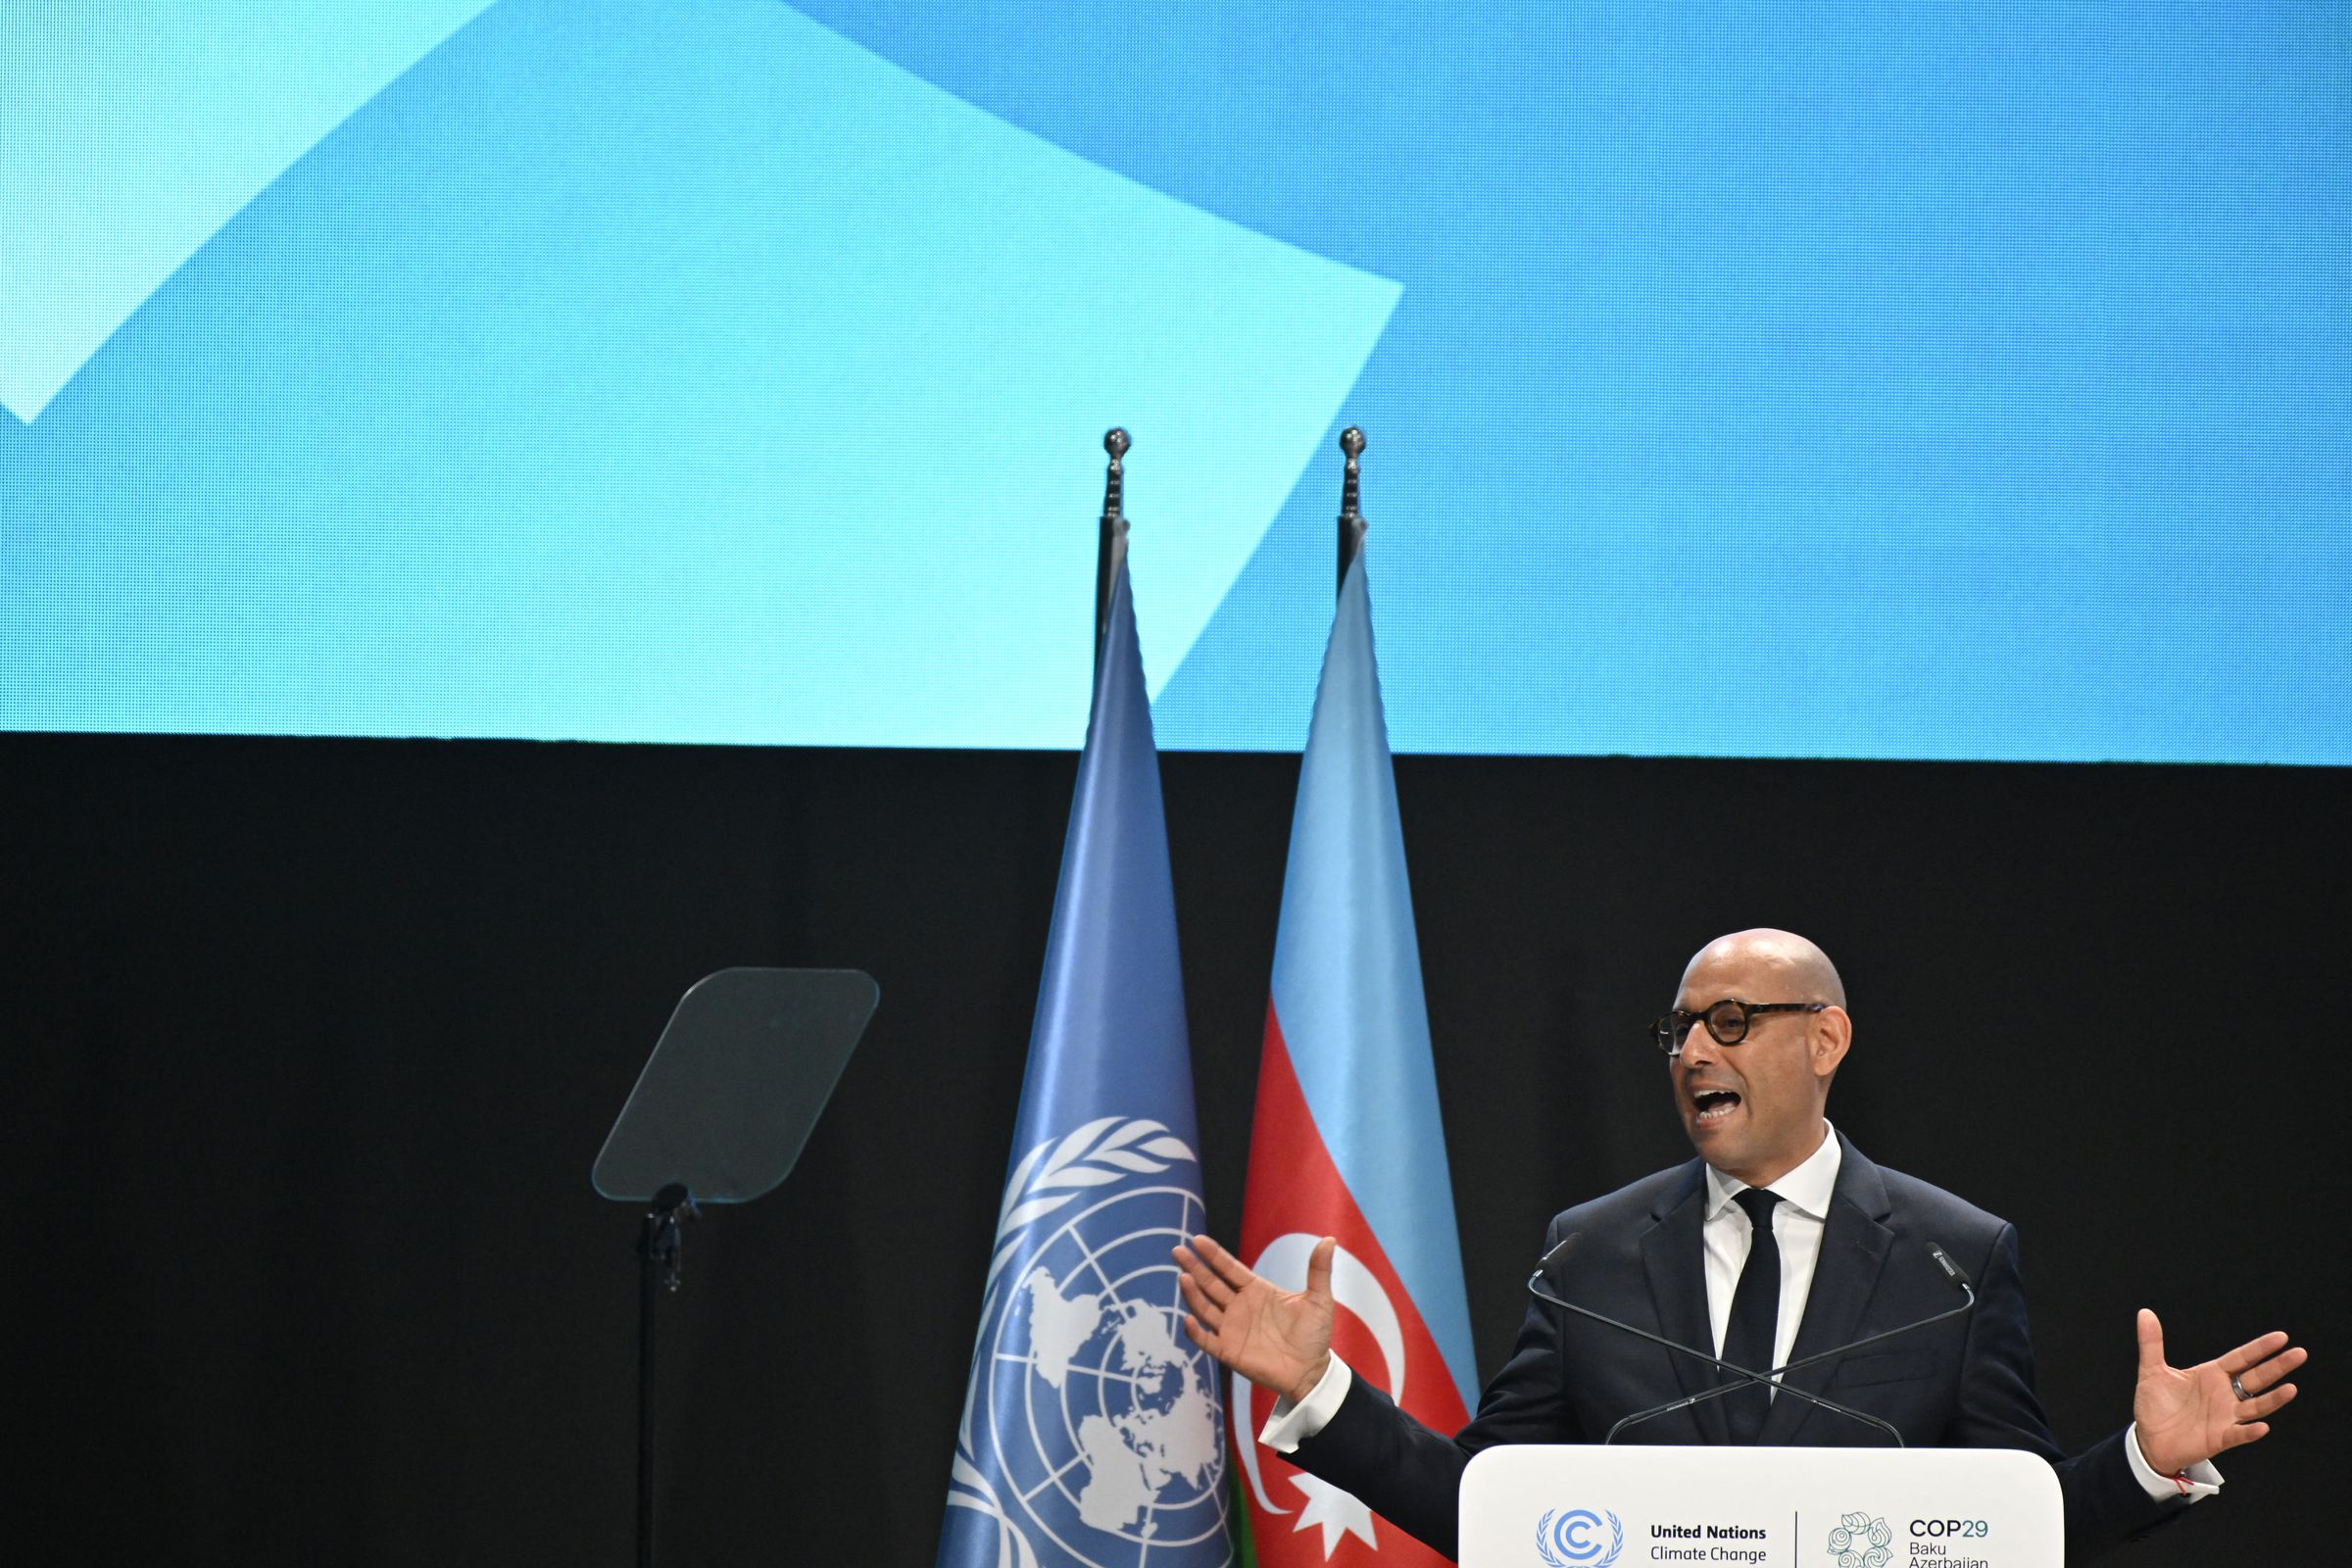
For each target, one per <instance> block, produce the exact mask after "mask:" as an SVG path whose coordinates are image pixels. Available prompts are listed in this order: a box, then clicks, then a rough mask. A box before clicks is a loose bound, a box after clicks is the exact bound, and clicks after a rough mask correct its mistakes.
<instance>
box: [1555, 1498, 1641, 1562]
mask: <svg viewBox="0 0 2352 1568" xmlns="http://www.w3.org/2000/svg"><path fill="white" fill-rule="evenodd" d="M1604 1519H1605V1520H1607V1521H1608V1525H1607V1529H1608V1537H1609V1539H1608V1541H1607V1543H1606V1544H1603V1543H1602V1541H1601V1539H1600V1536H1601V1529H1602V1525H1601V1521H1602V1520H1604ZM1624 1549H1625V1526H1624V1525H1623V1524H1621V1523H1619V1522H1618V1519H1617V1516H1616V1515H1615V1514H1613V1513H1610V1512H1609V1511H1608V1510H1607V1509H1605V1508H1604V1509H1602V1510H1601V1511H1600V1512H1599V1513H1594V1512H1593V1510H1592V1509H1590V1508H1566V1509H1559V1508H1547V1509H1545V1510H1544V1517H1543V1518H1541V1519H1539V1520H1537V1521H1536V1550H1537V1551H1538V1552H1540V1553H1542V1554H1543V1557H1544V1562H1545V1563H1547V1564H1548V1565H1549V1568H1609V1565H1610V1564H1611V1563H1613V1562H1615V1561H1616V1560H1617V1554H1618V1553H1619V1552H1621V1551H1623V1550H1624Z"/></svg>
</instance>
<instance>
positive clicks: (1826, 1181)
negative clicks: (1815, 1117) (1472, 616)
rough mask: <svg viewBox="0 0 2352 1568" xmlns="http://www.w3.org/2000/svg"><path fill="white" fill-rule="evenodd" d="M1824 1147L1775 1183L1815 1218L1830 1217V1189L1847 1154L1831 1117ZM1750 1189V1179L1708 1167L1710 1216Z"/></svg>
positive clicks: (1825, 1124)
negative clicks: (1728, 1174) (1748, 1182)
mask: <svg viewBox="0 0 2352 1568" xmlns="http://www.w3.org/2000/svg"><path fill="white" fill-rule="evenodd" d="M1821 1126H1822V1138H1821V1147H1820V1148H1819V1149H1816V1150H1815V1151H1813V1152H1812V1153H1810V1154H1808V1155H1806V1156H1805V1158H1804V1161H1803V1163H1801V1164H1799V1165H1798V1166H1797V1167H1796V1168H1795V1169H1794V1170H1792V1171H1790V1172H1789V1173H1788V1174H1787V1175H1786V1176H1783V1177H1782V1178H1781V1179H1780V1180H1779V1181H1777V1182H1774V1183H1773V1184H1772V1190H1773V1191H1774V1192H1776V1193H1778V1194H1780V1195H1781V1200H1782V1201H1784V1202H1786V1203H1788V1204H1789V1206H1790V1207H1792V1208H1795V1209H1796V1210H1797V1211H1798V1212H1800V1213H1803V1214H1807V1215H1810V1216H1811V1217H1812V1218H1814V1219H1818V1220H1826V1219H1828V1218H1829V1217H1830V1192H1831V1190H1832V1189H1833V1188H1835V1187H1836V1186H1837V1185H1838V1161H1839V1160H1840V1159H1842V1158H1843V1157H1844V1154H1843V1152H1842V1151H1841V1150H1840V1149H1839V1148H1838V1129H1837V1128H1835V1127H1833V1126H1831V1125H1830V1122H1829V1118H1827V1117H1826V1116H1825V1117H1824V1118H1822V1123H1821ZM1746 1191H1747V1183H1745V1182H1743V1181H1741V1180H1740V1178H1739V1177H1737V1176H1726V1175H1725V1174H1724V1173H1723V1172H1722V1171H1719V1170H1717V1169H1716V1168H1715V1167H1714V1166H1712V1165H1709V1166H1708V1167H1707V1218H1709V1219H1714V1218H1715V1217H1716V1216H1717V1215H1719V1214H1721V1213H1722V1212H1723V1211H1724V1210H1725V1209H1727V1208H1729V1207H1731V1206H1732V1200H1733V1199H1734V1198H1736V1197H1738V1196H1739V1195H1740V1194H1741V1193H1744V1192H1746Z"/></svg>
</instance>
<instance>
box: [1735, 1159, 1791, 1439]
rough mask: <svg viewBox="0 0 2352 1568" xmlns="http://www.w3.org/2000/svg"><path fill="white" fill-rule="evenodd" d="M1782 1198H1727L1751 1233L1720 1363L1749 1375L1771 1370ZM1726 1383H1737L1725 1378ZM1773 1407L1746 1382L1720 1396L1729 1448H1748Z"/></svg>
mask: <svg viewBox="0 0 2352 1568" xmlns="http://www.w3.org/2000/svg"><path fill="white" fill-rule="evenodd" d="M1732 1201H1733V1202H1735V1203H1738V1204H1739V1205H1740V1207H1741V1208H1743V1209H1745V1210H1747V1223H1748V1228H1749V1229H1750V1230H1752V1231H1754V1232H1755V1235H1754V1237H1753V1239H1752V1240H1750V1241H1749V1242H1748V1244H1747V1262H1746V1264H1745V1265H1744V1266H1742V1267H1741V1268H1740V1284H1739V1285H1738V1287H1737V1288H1735V1289H1734V1290H1733V1292H1732V1320H1731V1323H1730V1325H1729V1326H1728V1327H1727V1328H1726V1329H1725V1330H1724V1334H1723V1358H1724V1359H1725V1360H1726V1361H1729V1362H1731V1363H1732V1365H1734V1366H1743V1367H1746V1368H1747V1369H1748V1370H1749V1371H1751V1372H1769V1371H1771V1370H1772V1331H1773V1328H1774V1327H1775V1325H1776V1324H1777V1323H1778V1322H1779V1319H1780V1315H1781V1244H1780V1243H1779V1242H1776V1241H1774V1240H1773V1236H1772V1210H1773V1205H1774V1204H1776V1203H1778V1202H1779V1201H1781V1195H1780V1194H1778V1193H1775V1192H1770V1191H1768V1190H1766V1189H1764V1188H1761V1187H1750V1188H1749V1189H1747V1191H1745V1192H1743V1193H1740V1194H1738V1195H1737V1196H1735V1197H1734V1198H1733V1199H1732ZM1723 1380H1724V1381H1725V1382H1727V1383H1737V1382H1739V1381H1740V1380H1739V1379H1737V1378H1734V1377H1732V1376H1730V1375H1729V1374H1728V1373H1727V1374H1725V1375H1724V1379H1723ZM1771 1408H1772V1394H1771V1391H1769V1390H1767V1389H1763V1388H1759V1387H1757V1386H1756V1385H1755V1384H1753V1383H1750V1384H1747V1385H1745V1386H1744V1387H1742V1388H1740V1389H1739V1390H1738V1391H1737V1392H1735V1393H1731V1394H1727V1395H1725V1396H1723V1409H1724V1419H1725V1420H1726V1421H1727V1422H1728V1423H1729V1424H1730V1427H1731V1434H1732V1441H1733V1442H1734V1443H1753V1442H1755V1441H1756V1435H1757V1434H1758V1433H1760V1432H1762V1431H1763V1430H1764V1415H1765V1412H1766V1411H1768V1410H1770V1409H1771Z"/></svg>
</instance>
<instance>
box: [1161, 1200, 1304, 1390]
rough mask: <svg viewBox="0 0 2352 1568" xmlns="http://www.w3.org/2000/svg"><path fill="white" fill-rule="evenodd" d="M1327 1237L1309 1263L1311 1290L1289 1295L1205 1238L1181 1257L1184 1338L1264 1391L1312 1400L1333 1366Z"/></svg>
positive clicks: (1177, 1253)
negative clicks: (1185, 1311)
mask: <svg viewBox="0 0 2352 1568" xmlns="http://www.w3.org/2000/svg"><path fill="white" fill-rule="evenodd" d="M1338 1246H1339V1243H1338V1242H1336V1241H1334V1240H1333V1239H1332V1238H1331V1237H1328V1236H1326V1237H1324V1238H1323V1240H1321V1241H1320V1242H1317V1243H1316V1244H1315V1250H1314V1251H1313V1253H1312V1254H1310V1255H1309V1256H1308V1258H1307V1260H1306V1289H1305V1290H1303V1291H1286V1290H1283V1289H1281V1288H1279V1287H1278V1286H1276V1285H1274V1284H1272V1283H1271V1282H1269V1281H1268V1280H1266V1279H1264V1278H1263V1277H1262V1276H1260V1275H1257V1274H1254V1273H1252V1272H1251V1271H1250V1268H1249V1267H1248V1266H1247V1265H1245V1264H1244V1263H1243V1262H1242V1260H1241V1259H1240V1258H1238V1257H1236V1256H1234V1255H1233V1254H1232V1253H1231V1252H1228V1251H1227V1250H1225V1249H1223V1248H1222V1247H1219V1246H1218V1245H1217V1244H1216V1243H1215V1242H1213V1241H1211V1240H1209V1238H1207V1237H1205V1236H1196V1237H1194V1238H1193V1243H1192V1245H1191V1246H1190V1247H1178V1248H1177V1249H1176V1250H1175V1251H1174V1254H1173V1255H1174V1257H1175V1259H1176V1266H1177V1267H1178V1268H1180V1269H1182V1270H1183V1271H1184V1272H1183V1275H1182V1277H1181V1279H1180V1281H1179V1283H1180V1284H1181V1285H1182V1287H1183V1289H1184V1304H1185V1305H1186V1306H1188V1307H1190V1308H1192V1312H1191V1315H1189V1316H1188V1317H1186V1318H1185V1320H1184V1332H1185V1333H1186V1334H1188V1335H1190V1336H1191V1337H1192V1341H1193V1343H1194V1344H1195V1345H1198V1346H1199V1347H1201V1348H1202V1349H1203V1350H1206V1351H1207V1352H1208V1353H1209V1354H1211V1355H1213V1356H1215V1357H1216V1358H1217V1359H1218V1360H1219V1361H1222V1362H1224V1363H1225V1365H1227V1366H1229V1367H1231V1368H1233V1369H1234V1370H1235V1371H1236V1372H1239V1373H1240V1374H1241V1375H1242V1376H1244V1377H1246V1378H1248V1379H1249V1380H1250V1382H1252V1383H1254V1384H1256V1385H1257V1386H1258V1387H1259V1388H1261V1389H1267V1390H1271V1391H1272V1392H1273V1393H1275V1394H1277V1395H1280V1396H1282V1397H1285V1398H1288V1399H1291V1400H1294V1401H1296V1400H1299V1399H1303V1398H1305V1397H1307V1396H1308V1395H1309V1394H1311V1393H1313V1392H1314V1388H1315V1385H1316V1384H1318V1383H1320V1382H1322V1381H1323V1374H1324V1373H1325V1372H1326V1371H1328V1370H1330V1367H1331V1316H1332V1310H1331V1255H1332V1252H1333V1250H1335V1249H1336V1248H1337V1247H1338Z"/></svg>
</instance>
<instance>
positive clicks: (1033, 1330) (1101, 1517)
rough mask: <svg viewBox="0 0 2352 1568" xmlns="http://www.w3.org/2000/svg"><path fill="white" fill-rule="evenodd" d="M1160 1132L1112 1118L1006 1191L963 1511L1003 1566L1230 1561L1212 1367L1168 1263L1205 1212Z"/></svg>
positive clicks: (954, 1494)
mask: <svg viewBox="0 0 2352 1568" xmlns="http://www.w3.org/2000/svg"><path fill="white" fill-rule="evenodd" d="M1178 1161H1183V1162H1186V1163H1190V1164H1194V1165H1198V1163H1199V1160H1198V1159H1197V1157H1196V1156H1195V1155H1194V1153H1193V1152H1192V1151H1191V1150H1190V1149H1187V1148H1186V1147H1185V1146H1184V1144H1183V1142H1182V1141H1181V1140H1179V1139H1177V1138H1174V1137H1172V1136H1170V1135H1169V1134H1168V1130H1167V1128H1166V1126H1165V1125H1163V1124H1162V1123H1160V1122H1156V1121H1151V1120H1148V1119H1145V1118H1141V1117H1136V1118H1121V1117H1116V1116H1110V1117H1104V1118H1103V1119H1102V1120H1100V1121H1093V1122H1089V1123H1087V1124H1086V1125H1085V1126H1083V1127H1081V1128H1079V1129H1078V1130H1077V1131H1076V1132H1073V1133H1071V1134H1070V1135H1069V1136H1067V1137H1065V1138H1061V1139H1055V1140H1049V1141H1048V1142H1046V1143H1043V1144H1040V1145H1039V1146H1038V1147H1037V1148H1035V1149H1033V1150H1031V1151H1030V1152H1029V1153H1028V1154H1027V1155H1026V1156H1024V1157H1023V1158H1022V1160H1021V1162H1020V1164H1019V1165H1018V1166H1016V1167H1015V1168H1014V1171H1013V1174H1012V1179H1011V1181H1010V1182H1008V1183H1007V1184H1006V1186H1005V1203H1004V1208H1003V1212H1002V1217H1001V1218H1000V1219H999V1221H998V1224H997V1252H996V1256H995V1257H994V1259H993V1260H992V1261H991V1262H990V1264H989V1285H988V1291H987V1295H986V1298H985V1300H984V1303H983V1307H982V1316H981V1330H980V1345H979V1348H978V1350H977V1352H976V1353H977V1356H978V1358H979V1359H980V1361H981V1362H982V1363H983V1365H982V1366H981V1367H980V1368H979V1369H978V1373H977V1375H976V1376H975V1377H974V1378H973V1379H972V1385H971V1389H972V1397H971V1399H970V1402H969V1403H968V1404H967V1405H966V1407H965V1410H964V1416H963V1425H962V1428H961V1431H960V1432H959V1434H958V1440H957V1443H956V1450H957V1451H956V1465H955V1481H956V1486H955V1487H954V1488H953V1489H952V1490H951V1493H950V1496H949V1501H950V1503H951V1504H952V1505H955V1506H960V1507H966V1508H972V1509H975V1510H976V1511H978V1512H980V1513H983V1514H987V1515H989V1516H991V1517H992V1518H994V1519H995V1520H996V1522H997V1528H998V1541H999V1547H1000V1552H1001V1556H1000V1560H1001V1561H1004V1562H1007V1563H1017V1564H1021V1565H1024V1568H1025V1565H1028V1564H1031V1563H1034V1562H1035V1561H1036V1560H1037V1559H1036V1557H1035V1555H1034V1553H1035V1552H1036V1551H1037V1550H1039V1549H1041V1548H1043V1547H1044V1546H1045V1545H1046V1544H1047V1543H1048V1542H1051V1543H1053V1544H1054V1547H1055V1548H1057V1549H1058V1551H1060V1552H1066V1553H1068V1554H1069V1555H1070V1556H1072V1557H1075V1558H1076V1559H1077V1560H1078V1561H1080V1562H1084V1563H1089V1564H1092V1565H1094V1568H1140V1565H1141V1564H1142V1563H1143V1562H1144V1561H1145V1558H1146V1556H1147V1554H1149V1556H1150V1560H1151V1561H1152V1563H1160V1562H1167V1561H1171V1560H1174V1559H1175V1558H1176V1557H1177V1556H1178V1553H1177V1551H1176V1549H1175V1548H1178V1547H1182V1546H1186V1545H1190V1544H1200V1543H1204V1542H1210V1541H1212V1540H1213V1541H1214V1542H1215V1543H1216V1544H1214V1545H1201V1546H1200V1547H1199V1549H1200V1550H1201V1551H1203V1552H1207V1553H1211V1554H1212V1556H1211V1557H1210V1559H1209V1560H1228V1553H1227V1551H1226V1549H1225V1548H1224V1545H1223V1542H1224V1535H1225V1449H1224V1443H1223V1435H1222V1428H1221V1424H1220V1422H1219V1421H1218V1418H1217V1403H1216V1382H1215V1378H1214V1371H1215V1369H1214V1367H1213V1366H1212V1365H1211V1364H1210V1362H1209V1359H1208V1357H1207V1355H1206V1354H1205V1353H1203V1352H1202V1351H1201V1350H1199V1349H1197V1348H1194V1346H1193V1344H1192V1342H1191V1341H1190V1340H1188V1339H1186V1338H1185V1337H1184V1333H1183V1330H1182V1329H1181V1328H1180V1327H1179V1326H1178V1320H1179V1318H1180V1316H1181V1315H1182V1313H1183V1310H1184V1306H1183V1299H1182V1297H1181V1295H1180V1294H1179V1292H1178V1290H1177V1286H1176V1280H1177V1271H1176V1266H1175V1264H1174V1262H1173V1261H1172V1260H1171V1259H1170V1257H1169V1255H1168V1253H1169V1250H1170V1249H1171V1248H1172V1247H1173V1246H1174V1245H1175V1244H1176V1243H1177V1242H1179V1241H1184V1240H1187V1239H1189V1238H1190V1237H1191V1236H1192V1235H1193V1234H1194V1233H1195V1232H1196V1231H1198V1230H1199V1229H1200V1228H1201V1225H1202V1223H1204V1220H1205V1216H1204V1214H1203V1213H1202V1211H1201V1202H1200V1200H1199V1199H1198V1198H1196V1197H1195V1196H1194V1192H1193V1190H1192V1188H1191V1187H1189V1186H1178V1185H1171V1184H1168V1183H1166V1182H1163V1181H1159V1180H1155V1179H1154V1178H1156V1177H1158V1176H1159V1175H1160V1173H1162V1172H1164V1171H1167V1170H1168V1169H1169V1168H1170V1167H1171V1166H1172V1165H1173V1164H1174V1163H1176V1162H1178Z"/></svg>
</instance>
